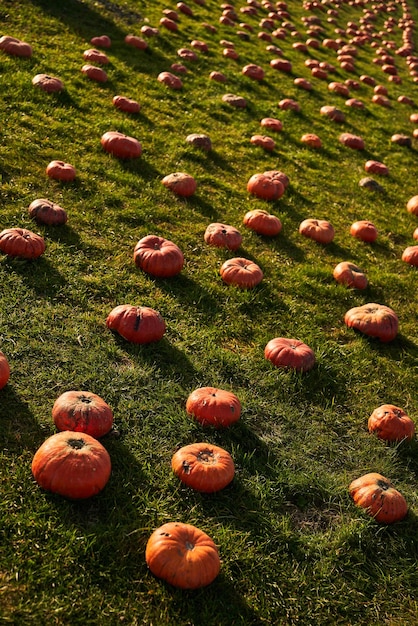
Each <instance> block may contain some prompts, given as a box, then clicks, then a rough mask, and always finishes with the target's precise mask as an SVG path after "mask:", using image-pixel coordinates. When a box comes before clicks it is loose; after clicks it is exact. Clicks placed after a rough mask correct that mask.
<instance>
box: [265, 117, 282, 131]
mask: <svg viewBox="0 0 418 626" xmlns="http://www.w3.org/2000/svg"><path fill="white" fill-rule="evenodd" d="M260 125H261V126H263V127H264V128H268V129H269V130H271V131H273V132H275V133H279V132H280V131H281V130H282V128H283V124H282V122H281V121H280V120H277V119H276V118H274V117H263V119H262V120H261V122H260Z"/></svg>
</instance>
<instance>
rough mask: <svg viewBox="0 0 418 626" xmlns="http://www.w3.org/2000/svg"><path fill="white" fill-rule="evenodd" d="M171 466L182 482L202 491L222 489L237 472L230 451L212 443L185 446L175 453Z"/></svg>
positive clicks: (210, 491) (208, 491)
mask: <svg viewBox="0 0 418 626" xmlns="http://www.w3.org/2000/svg"><path fill="white" fill-rule="evenodd" d="M171 467H172V470H173V472H174V473H175V475H176V476H177V477H178V478H179V479H180V480H181V481H182V483H184V484H185V485H187V486H188V487H191V488H192V489H195V490H196V491H200V492H202V493H213V492H215V491H220V490H221V489H223V488H224V487H226V486H227V485H229V483H230V482H231V480H232V479H233V478H234V474H235V466H234V461H233V460H232V457H231V455H230V454H229V452H227V451H226V450H223V448H220V447H219V446H214V445H212V444H210V443H192V444H190V445H188V446H183V447H182V448H180V449H179V450H177V452H176V453H175V454H174V455H173V457H172V459H171Z"/></svg>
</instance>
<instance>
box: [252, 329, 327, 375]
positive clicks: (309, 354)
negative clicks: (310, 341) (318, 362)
mask: <svg viewBox="0 0 418 626" xmlns="http://www.w3.org/2000/svg"><path fill="white" fill-rule="evenodd" d="M264 356H265V358H266V359H268V360H269V361H271V363H273V365H274V366H275V367H280V368H285V369H293V370H295V371H297V372H308V371H309V370H310V369H312V368H313V366H314V365H315V354H314V352H313V350H312V348H310V347H309V346H308V345H306V343H303V341H299V340H298V339H288V338H287V337H275V338H274V339H270V341H269V342H268V343H267V345H266V347H265V348H264Z"/></svg>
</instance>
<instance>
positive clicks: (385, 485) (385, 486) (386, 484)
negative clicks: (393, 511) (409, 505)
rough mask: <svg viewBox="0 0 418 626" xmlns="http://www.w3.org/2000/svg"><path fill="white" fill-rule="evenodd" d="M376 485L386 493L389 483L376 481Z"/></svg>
mask: <svg viewBox="0 0 418 626" xmlns="http://www.w3.org/2000/svg"><path fill="white" fill-rule="evenodd" d="M377 484H378V486H379V487H380V489H382V490H383V491H387V490H388V489H389V487H390V483H388V482H386V481H385V480H378V481H377Z"/></svg>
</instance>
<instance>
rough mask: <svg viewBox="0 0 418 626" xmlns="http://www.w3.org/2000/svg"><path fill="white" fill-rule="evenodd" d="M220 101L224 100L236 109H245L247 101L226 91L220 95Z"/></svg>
mask: <svg viewBox="0 0 418 626" xmlns="http://www.w3.org/2000/svg"><path fill="white" fill-rule="evenodd" d="M222 102H226V103H227V104H230V105H231V106H233V107H235V108H237V109H245V107H246V106H247V101H246V99H245V98H243V97H242V96H236V95H234V94H233V93H226V94H224V95H223V96H222Z"/></svg>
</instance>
